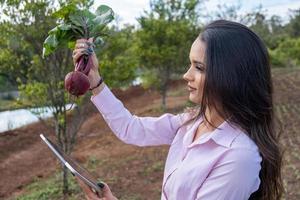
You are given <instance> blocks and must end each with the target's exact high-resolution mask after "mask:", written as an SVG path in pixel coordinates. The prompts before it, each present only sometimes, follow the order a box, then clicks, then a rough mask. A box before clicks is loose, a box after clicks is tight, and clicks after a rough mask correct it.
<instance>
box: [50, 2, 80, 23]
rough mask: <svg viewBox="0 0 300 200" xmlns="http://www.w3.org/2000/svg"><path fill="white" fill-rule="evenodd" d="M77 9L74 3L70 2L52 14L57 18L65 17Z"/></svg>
mask: <svg viewBox="0 0 300 200" xmlns="http://www.w3.org/2000/svg"><path fill="white" fill-rule="evenodd" d="M77 10H78V9H77V7H76V5H75V4H73V3H70V4H68V5H66V6H63V7H62V8H61V9H59V10H58V11H56V12H54V13H53V14H52V16H53V17H55V18H58V19H67V18H68V17H69V15H70V14H71V13H74V12H76V11H77Z"/></svg>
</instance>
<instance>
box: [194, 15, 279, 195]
mask: <svg viewBox="0 0 300 200" xmlns="http://www.w3.org/2000/svg"><path fill="white" fill-rule="evenodd" d="M199 37H200V39H201V40H202V41H203V42H204V43H205V45H206V52H205V64H206V74H205V82H204V89H203V97H202V102H201V104H200V108H199V109H198V112H197V114H196V115H195V116H194V117H193V118H192V119H196V118H198V117H200V116H204V119H206V120H207V118H206V116H205V110H206V108H214V109H216V111H217V112H218V114H219V115H220V116H222V117H223V118H224V119H226V120H227V121H228V122H229V123H232V124H235V125H238V126H239V127H241V128H242V129H243V130H244V131H245V132H246V133H247V134H248V136H249V137H250V138H251V139H252V140H253V141H254V142H255V143H256V145H257V146H258V148H259V151H260V155H261V156H262V163H261V165H262V166H261V171H260V174H259V177H260V179H261V183H260V187H259V189H258V190H257V191H256V192H254V193H253V194H252V195H251V196H250V199H255V200H257V199H259V200H279V199H280V197H281V195H282V192H283V184H282V178H281V166H282V151H281V149H280V146H279V142H278V140H279V134H277V133H276V132H275V130H274V122H273V120H274V117H273V116H274V114H273V100H272V94H273V91H272V80H271V71H270V64H269V55H268V51H267V48H266V47H265V45H264V44H263V42H262V40H261V39H260V38H259V37H258V36H257V35H256V34H255V33H254V32H253V31H251V30H250V29H249V28H247V27H246V26H244V25H242V24H239V23H236V22H230V21H226V20H217V21H214V22H212V23H210V24H208V25H207V26H206V27H205V28H204V30H203V31H202V33H201V34H200V35H199ZM190 121H192V120H189V122H190ZM209 123H210V122H209Z"/></svg>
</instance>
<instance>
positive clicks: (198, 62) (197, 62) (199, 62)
mask: <svg viewBox="0 0 300 200" xmlns="http://www.w3.org/2000/svg"><path fill="white" fill-rule="evenodd" d="M192 62H193V63H195V64H200V65H204V63H203V62H201V61H197V60H192Z"/></svg>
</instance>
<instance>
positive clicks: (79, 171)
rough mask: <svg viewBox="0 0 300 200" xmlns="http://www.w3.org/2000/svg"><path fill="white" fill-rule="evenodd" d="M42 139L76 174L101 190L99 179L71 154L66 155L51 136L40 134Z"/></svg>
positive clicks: (97, 189) (94, 187)
mask: <svg viewBox="0 0 300 200" xmlns="http://www.w3.org/2000/svg"><path fill="white" fill-rule="evenodd" d="M40 137H41V138H42V140H43V141H44V142H45V143H46V144H47V146H48V147H49V149H51V150H52V152H53V153H54V154H55V155H56V156H57V157H58V159H59V160H60V161H61V162H62V163H63V164H64V165H65V166H66V167H67V168H68V169H69V170H70V171H71V173H72V174H73V175H76V176H77V177H79V178H80V179H81V180H83V181H84V182H85V183H86V184H87V185H89V186H90V187H92V188H93V189H95V190H96V191H98V192H101V188H100V187H99V186H98V184H97V180H96V179H95V178H94V177H93V176H92V175H91V174H90V173H89V172H88V171H87V170H86V169H84V168H83V167H82V166H80V165H79V164H78V163H77V162H76V161H74V160H73V159H72V158H71V157H70V156H68V155H66V154H65V153H64V152H63V151H62V150H61V149H60V148H59V147H58V146H57V145H56V144H54V143H53V142H52V141H51V140H50V139H49V138H47V137H45V136H44V135H43V134H40Z"/></svg>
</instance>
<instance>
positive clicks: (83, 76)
mask: <svg viewBox="0 0 300 200" xmlns="http://www.w3.org/2000/svg"><path fill="white" fill-rule="evenodd" d="M91 60H92V59H91V58H90V56H89V55H83V56H81V57H80V58H79V59H78V62H77V63H76V64H75V71H74V72H70V73H68V74H67V75H66V77H65V89H66V90H67V91H68V92H69V93H70V94H72V95H74V96H77V97H78V96H80V95H83V94H85V93H86V92H87V91H88V90H89V88H90V82H89V79H88V77H87V75H88V74H89V72H90V70H91V64H92V63H91Z"/></svg>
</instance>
